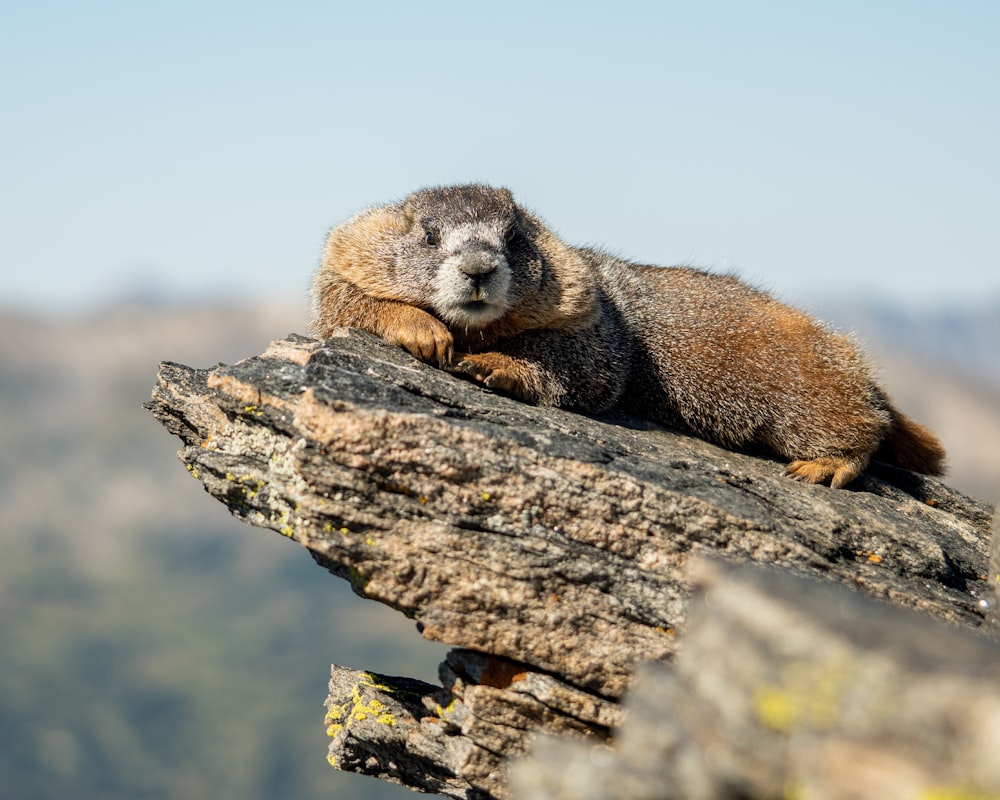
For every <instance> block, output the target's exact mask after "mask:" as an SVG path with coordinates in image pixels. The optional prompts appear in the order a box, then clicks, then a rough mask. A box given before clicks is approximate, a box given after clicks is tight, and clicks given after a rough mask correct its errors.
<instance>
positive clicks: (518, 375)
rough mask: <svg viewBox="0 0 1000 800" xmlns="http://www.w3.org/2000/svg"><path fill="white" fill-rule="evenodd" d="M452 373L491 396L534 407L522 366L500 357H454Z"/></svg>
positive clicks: (535, 394) (534, 393) (532, 390)
mask: <svg viewBox="0 0 1000 800" xmlns="http://www.w3.org/2000/svg"><path fill="white" fill-rule="evenodd" d="M457 360H458V363H457V364H456V365H455V366H454V368H453V369H452V371H453V372H457V373H459V374H461V375H465V376H467V377H469V378H472V380H474V381H476V383H481V384H482V385H483V386H485V387H487V388H488V389H492V390H493V391H495V392H500V393H502V394H506V395H509V396H510V397H515V398H517V399H518V400H522V401H524V402H527V403H538V402H539V400H540V399H541V398H540V397H539V393H538V391H537V390H536V389H535V388H533V387H532V383H533V381H532V380H531V375H530V374H529V372H528V370H527V369H526V368H525V365H524V364H523V363H522V362H519V361H518V360H516V359H514V358H511V357H510V356H507V355H504V354H502V353H468V354H463V355H459V356H458V357H457Z"/></svg>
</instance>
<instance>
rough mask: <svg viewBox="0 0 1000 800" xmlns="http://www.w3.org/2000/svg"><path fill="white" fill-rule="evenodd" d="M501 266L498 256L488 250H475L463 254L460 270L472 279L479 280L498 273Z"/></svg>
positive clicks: (459, 265)
mask: <svg viewBox="0 0 1000 800" xmlns="http://www.w3.org/2000/svg"><path fill="white" fill-rule="evenodd" d="M499 266H500V260H499V259H498V258H497V254H496V253H494V252H492V251H491V250H487V249H486V248H478V247H477V248H475V249H473V250H467V251H466V252H464V253H462V256H461V259H460V260H459V262H458V268H459V269H460V270H462V272H463V273H465V274H466V275H468V276H469V277H470V278H478V277H482V276H483V275H489V274H490V273H491V272H496V269H497V267H499Z"/></svg>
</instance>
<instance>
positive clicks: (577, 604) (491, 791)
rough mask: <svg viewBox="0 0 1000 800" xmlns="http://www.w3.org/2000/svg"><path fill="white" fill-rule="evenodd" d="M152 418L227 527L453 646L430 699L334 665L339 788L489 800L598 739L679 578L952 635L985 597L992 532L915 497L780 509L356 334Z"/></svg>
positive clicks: (874, 481) (669, 613)
mask: <svg viewBox="0 0 1000 800" xmlns="http://www.w3.org/2000/svg"><path fill="white" fill-rule="evenodd" d="M148 407H149V408H150V409H151V410H152V411H153V413H154V414H155V415H156V416H157V418H158V419H160V420H161V421H162V422H163V424H164V425H165V426H166V427H167V428H168V429H169V430H170V431H171V432H173V433H175V434H177V435H178V436H180V438H181V439H182V441H183V447H182V449H181V451H180V456H181V459H182V461H183V462H184V463H185V464H186V466H187V468H188V469H189V470H190V471H191V472H192V474H193V475H195V477H197V478H198V479H199V480H201V481H202V482H203V483H204V485H205V488H206V489H207V490H208V491H209V492H211V493H212V494H213V495H214V496H215V497H217V498H218V499H220V500H221V501H222V502H223V503H225V504H226V505H227V506H228V507H229V508H230V509H231V510H232V512H233V513H234V514H235V515H237V516H238V517H241V518H243V519H245V520H246V521H248V522H250V523H252V524H254V525H259V526H261V527H268V528H272V529H273V530H276V531H278V532H280V533H282V534H283V535H286V536H289V537H291V538H293V539H295V540H297V541H299V542H300V543H301V544H303V545H304V546H306V547H308V548H309V549H310V551H311V552H312V554H313V556H314V557H315V558H316V559H317V561H318V562H319V563H321V564H322V565H324V566H326V567H327V568H328V569H330V570H331V571H332V572H334V573H335V574H337V575H340V576H341V577H344V578H346V579H347V580H349V581H350V582H351V584H352V586H353V587H354V589H355V591H356V592H358V593H359V594H361V595H362V596H364V597H368V598H371V599H374V600H379V601H380V602H383V603H387V604H389V605H391V606H392V607H394V608H396V609H398V610H400V611H401V612H403V613H405V614H407V615H408V616H410V617H413V618H414V619H416V620H417V622H418V625H419V627H420V629H421V630H422V632H423V635H424V636H426V637H428V638H431V639H435V640H438V641H441V642H446V643H449V644H453V645H455V646H456V647H458V648H462V650H460V651H457V652H454V653H453V654H452V655H451V656H450V657H449V659H448V660H447V661H446V663H445V664H444V665H442V676H441V677H442V686H441V687H431V686H428V685H426V684H419V683H418V682H417V683H415V682H412V681H408V680H407V679H397V678H389V677H386V676H373V675H371V674H369V673H357V672H353V671H349V670H345V669H344V668H335V669H334V677H333V681H332V682H331V696H330V701H329V703H328V707H329V709H330V714H329V715H328V719H327V722H328V725H329V732H330V734H331V736H332V737H333V739H332V742H333V743H332V746H331V761H332V762H334V763H335V764H336V765H337V766H338V767H340V768H344V769H353V770H357V771H361V772H366V773H368V774H375V775H378V776H380V777H384V778H387V779H391V780H397V781H400V782H402V783H404V784H407V785H411V786H414V787H416V788H421V789H424V790H427V791H435V792H440V793H444V794H447V795H449V796H453V797H489V796H494V797H504V796H507V795H508V792H509V789H508V785H507V781H506V771H505V760H506V759H507V758H508V757H510V756H511V755H517V754H520V753H523V752H525V751H526V750H527V749H528V747H529V745H530V743H531V741H533V738H534V735H535V732H537V731H546V732H565V733H569V734H571V735H573V736H576V737H578V738H589V739H591V740H594V741H603V740H604V739H606V738H607V736H608V734H609V731H610V730H611V729H612V728H613V727H614V726H615V725H616V724H617V723H618V722H619V721H620V715H621V709H620V706H618V705H617V703H616V701H617V700H618V698H620V697H621V695H622V694H623V692H625V690H626V689H627V688H628V686H629V683H630V680H631V676H632V674H633V671H634V669H635V667H636V665H637V664H638V663H640V662H660V663H662V664H670V663H671V662H672V661H673V658H674V655H675V653H676V651H677V649H678V644H679V643H680V642H683V641H684V639H685V638H686V637H685V635H684V634H685V631H686V628H687V626H688V607H689V604H690V598H691V595H692V583H691V579H690V577H689V576H688V574H687V564H688V562H689V560H690V559H691V557H692V556H695V555H710V556H713V557H717V558H721V559H724V560H727V561H732V562H744V563H756V564H769V565H776V566H779V567H781V568H782V570H784V571H786V572H789V573H792V574H796V575H800V576H811V577H815V578H821V579H823V580H825V581H827V582H830V583H834V584H841V585H843V586H847V587H851V589H853V590H859V591H860V592H861V593H863V594H867V595H869V596H870V597H875V598H881V599H883V600H886V601H888V602H889V603H891V604H894V605H896V606H899V607H904V608H909V609H912V610H914V611H917V612H920V613H921V614H922V615H923V616H924V617H929V618H935V619H937V620H942V621H945V622H948V623H951V624H952V625H953V626H958V627H962V628H966V629H976V628H979V627H981V626H982V625H983V620H984V613H985V610H986V608H987V605H986V603H985V601H986V600H987V598H988V597H989V596H991V595H989V594H988V592H989V586H988V581H987V569H988V567H987V549H988V541H989V527H990V515H991V511H992V510H991V509H990V508H989V507H988V506H987V505H986V504H984V503H980V502H977V501H975V500H972V499H970V498H968V497H965V496H962V495H960V494H958V493H956V492H954V491H952V490H950V489H948V488H947V487H946V486H945V485H943V484H941V483H939V482H937V481H934V480H931V479H926V478H921V477H917V476H914V475H912V474H909V473H905V472H901V471H898V470H893V469H891V468H888V467H882V466H878V465H876V466H874V467H873V468H872V469H871V470H870V471H869V472H868V473H867V474H865V475H863V476H862V477H861V478H860V479H859V480H858V481H856V482H855V483H854V484H853V485H852V486H851V488H850V490H849V491H844V490H840V491H834V490H831V489H828V488H825V487H811V486H802V485H800V484H796V483H794V482H792V481H789V480H787V479H785V478H784V477H782V474H781V473H782V470H783V466H784V465H783V464H780V463H777V462H775V461H772V460H769V459H766V458H757V457H754V456H751V455H747V454H741V453H733V452H729V451H725V450H721V449H719V448H717V447H715V446H713V445H711V444H708V443H706V442H703V441H700V440H698V439H694V438H691V437H687V436H683V435H678V434H675V433H672V432H669V431H665V430H662V429H660V428H657V427H655V426H652V425H648V424H646V423H644V422H642V421H640V420H635V419H630V418H626V417H623V416H618V415H609V416H607V417H606V418H604V419H592V418H588V417H583V416H580V415H576V414H572V413H569V412H565V411H560V410H552V409H538V408H534V407H530V406H526V405H523V404H520V403H517V402H515V401H513V400H510V399H507V398H504V397H501V396H498V395H494V394H491V393H489V392H488V391H486V390H483V389H481V388H479V387H477V386H475V385H473V384H470V383H467V382H464V381H462V380H460V379H457V378H455V377H453V376H451V375H448V374H446V373H444V372H441V371H439V370H437V369H434V368H432V367H429V366H427V365H424V364H420V363H418V362H416V361H414V360H413V359H411V358H410V357H409V356H408V355H406V354H405V353H404V352H403V351H401V350H399V349H397V348H393V347H389V346H387V345H385V344H383V343H381V342H380V341H378V340H377V339H375V338H373V337H371V336H368V335H366V334H362V333H358V332H355V331H345V332H344V335H343V336H342V337H340V338H336V339H331V340H329V341H326V342H315V341H312V340H308V339H304V338H301V337H295V336H292V337H289V338H288V339H286V340H283V341H279V342H275V343H273V344H272V345H271V347H270V348H269V349H268V350H267V351H266V352H265V353H264V354H263V355H261V356H260V357H256V358H251V359H247V360H245V361H241V362H239V363H237V364H234V365H231V366H227V365H219V366H218V367H216V368H215V369H212V370H195V369H190V368H187V367H183V366H180V365H177V364H169V363H166V364H163V365H161V368H160V375H159V380H158V383H157V386H156V388H155V390H154V394H153V400H152V401H151V402H150V403H149V404H148ZM366 707H367V708H369V711H365V710H364V709H365V708H366ZM359 709H360V711H358V710H359ZM376 712H377V713H376ZM380 715H381V720H382V722H381V723H380V722H379V719H380ZM390 718H391V720H392V722H391V724H390V723H389V720H390Z"/></svg>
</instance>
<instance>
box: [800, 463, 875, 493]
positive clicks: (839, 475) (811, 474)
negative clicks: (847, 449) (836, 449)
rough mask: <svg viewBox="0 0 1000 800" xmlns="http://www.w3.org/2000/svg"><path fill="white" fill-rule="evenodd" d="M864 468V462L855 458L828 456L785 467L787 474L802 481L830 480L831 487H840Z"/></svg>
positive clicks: (821, 481) (818, 481)
mask: <svg viewBox="0 0 1000 800" xmlns="http://www.w3.org/2000/svg"><path fill="white" fill-rule="evenodd" d="M863 469H864V464H860V463H858V461H856V460H854V459H848V458H836V457H833V456H826V457H823V458H814V459H812V460H810V461H793V462H792V463H791V464H789V465H788V466H787V467H786V468H785V475H787V476H788V477H789V478H791V479H792V480H794V481H801V482H802V483H826V482H827V481H829V482H830V486H831V488H833V489H840V488H842V487H844V486H846V485H847V484H849V483H850V482H851V481H853V480H854V479H855V478H856V477H858V475H860V474H861V470H863Z"/></svg>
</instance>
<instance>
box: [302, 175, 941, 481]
mask: <svg viewBox="0 0 1000 800" xmlns="http://www.w3.org/2000/svg"><path fill="white" fill-rule="evenodd" d="M312 325H313V332H314V333H315V334H316V335H317V336H320V337H325V336H328V335H330V333H331V332H332V331H333V330H334V329H335V328H337V327H342V326H350V327H357V328H362V329H364V330H368V331H371V332H372V333H375V334H377V335H378V336H381V337H382V338H384V339H385V340H387V341H389V342H391V343H393V344H398V345H401V346H402V347H405V348H406V349H407V350H408V351H409V352H410V353H412V354H413V355H414V356H416V357H417V358H420V359H422V360H424V361H430V362H433V363H436V364H437V365H438V366H440V367H442V368H446V369H449V370H451V371H454V372H457V373H459V374H462V375H465V376H467V377H470V378H472V379H473V380H476V381H478V382H481V383H483V384H484V385H486V386H488V387H490V388H493V389H496V390H499V391H501V392H504V393H506V394H510V395H512V396H514V397H517V398H518V399H521V400H524V401H526V402H532V403H538V404H541V405H555V406H563V407H568V408H575V409H579V410H582V411H587V412H596V411H600V410H603V409H606V408H610V407H618V408H623V409H626V410H629V411H632V412H635V413H638V414H642V415H644V416H646V417H648V418H650V419H653V420H656V421H660V422H665V423H668V424H672V425H675V426H678V427H681V428H684V429H687V430H690V431H692V432H694V433H695V434H697V435H699V436H702V437H704V438H706V439H709V440H711V441H714V442H717V443H719V444H722V445H724V446H727V447H731V448H741V447H751V446H764V447H766V448H768V449H770V450H771V451H772V452H774V453H775V454H777V455H779V456H782V457H785V458H788V459H790V460H791V463H790V464H789V466H788V468H787V470H786V474H788V475H789V476H790V477H792V478H793V479H795V480H800V481H804V482H807V483H822V482H829V483H830V485H831V486H833V487H841V486H844V485H846V484H847V483H849V482H850V481H852V480H853V479H854V478H855V477H857V475H858V474H859V473H860V472H861V471H862V470H863V469H864V468H865V467H866V466H867V464H868V462H869V460H870V459H871V458H872V457H873V456H874V457H877V458H879V459H883V460H886V461H889V462H890V463H894V464H897V465H899V466H902V467H905V468H907V469H913V470H916V471H919V472H925V473H930V474H940V473H941V471H942V469H943V460H944V451H943V449H942V448H941V445H940V444H939V443H938V441H937V439H936V438H935V437H934V435H933V434H931V433H930V432H929V431H927V430H926V429H925V428H923V427H921V426H920V425H918V424H917V423H915V422H912V421H911V420H910V419H909V418H907V417H906V416H905V415H903V414H902V413H901V412H899V411H898V410H897V409H896V408H895V407H894V406H893V405H892V403H891V402H890V401H889V399H888V398H887V396H886V394H885V392H884V391H883V390H882V389H881V388H880V387H879V386H878V385H877V384H876V382H875V381H874V379H873V377H872V374H871V370H870V368H869V367H868V365H867V363H866V361H865V359H864V358H863V357H862V355H861V354H860V352H859V350H858V349H857V348H856V347H855V346H854V345H853V344H852V342H851V341H850V340H849V339H847V338H846V337H843V336H841V335H838V334H836V333H833V332H831V331H829V330H828V329H827V328H825V327H824V326H822V325H820V324H818V323H816V322H815V321H813V320H812V319H810V318H809V317H808V316H807V315H805V314H803V313H802V312H800V311H797V310H795V309H793V308H789V307H788V306H785V305H783V304H781V303H779V302H778V301H776V300H775V299H774V298H772V297H771V296H769V295H767V294H765V293H763V292H760V291H757V290H755V289H753V288H751V287H748V286H746V285H745V284H743V283H741V282H740V281H738V280H736V279H735V278H732V277H729V276H720V275H712V274H709V273H705V272H701V271H698V270H693V269H687V268H680V267H649V266H640V265H635V264H631V263H629V262H626V261H623V260H620V259H616V258H613V257H611V256H609V255H607V254H604V253H601V252H598V251H594V250H588V249H583V248H575V247H570V246H568V245H566V244H564V243H563V242H562V241H561V240H559V238H558V237H556V236H555V234H553V233H552V232H551V231H549V230H548V229H547V228H546V227H545V226H544V225H543V224H542V222H541V221H540V220H539V219H538V218H536V217H535V216H533V215H532V214H530V213H529V212H527V211H525V210H524V209H522V208H520V207H519V206H517V205H516V204H515V203H514V201H513V198H512V196H511V195H510V193H509V192H508V191H507V190H505V189H493V188H490V187H486V186H478V185H474V186H457V187H445V188H440V189H428V190H423V191H421V192H417V193H415V194H413V195H411V196H410V197H409V198H407V199H406V200H404V201H403V202H401V203H396V204H392V205H387V206H379V207H376V208H373V209H370V210H369V211H366V212H364V213H362V214H360V215H358V216H357V217H355V218H354V219H352V220H350V221H348V222H347V223H345V224H344V225H341V226H340V227H338V228H335V229H334V230H333V231H332V232H331V234H330V237H329V240H328V242H327V247H326V251H325V253H324V257H323V262H322V264H321V265H320V267H319V269H318V270H317V273H316V277H315V281H314V284H313V322H312Z"/></svg>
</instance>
